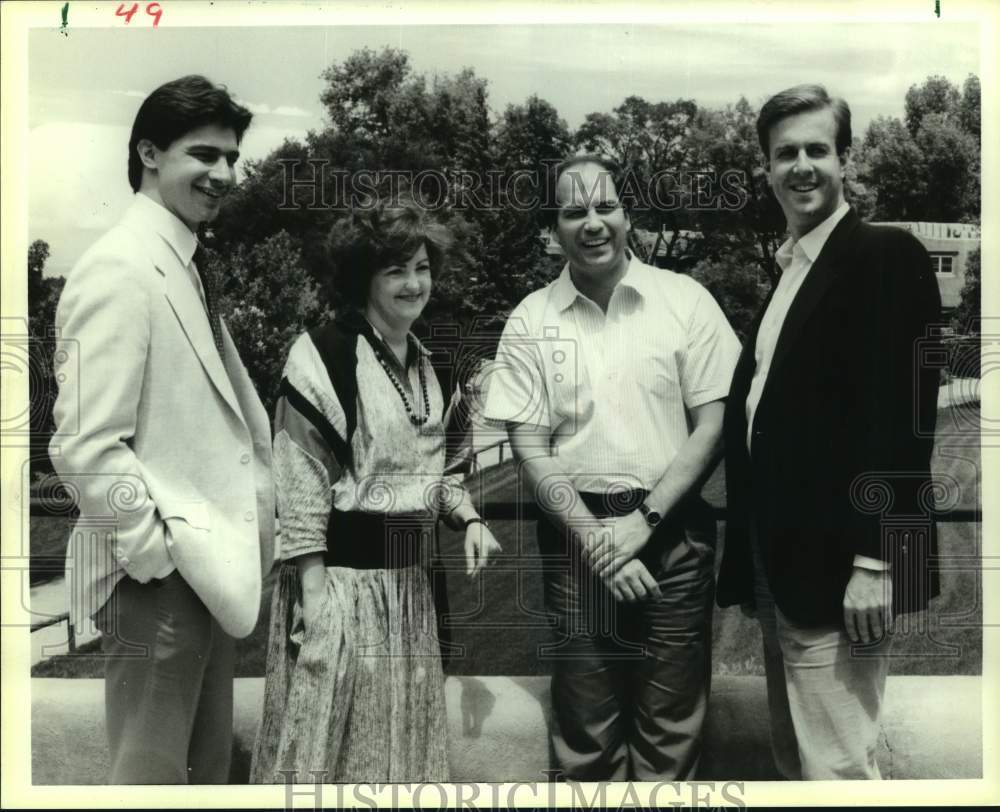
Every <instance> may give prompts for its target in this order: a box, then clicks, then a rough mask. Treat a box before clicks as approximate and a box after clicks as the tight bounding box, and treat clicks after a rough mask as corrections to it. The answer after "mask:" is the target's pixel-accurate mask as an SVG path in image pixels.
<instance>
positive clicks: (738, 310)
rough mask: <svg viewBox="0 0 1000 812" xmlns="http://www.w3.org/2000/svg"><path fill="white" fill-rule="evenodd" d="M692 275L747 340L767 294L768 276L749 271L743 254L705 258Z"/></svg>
mask: <svg viewBox="0 0 1000 812" xmlns="http://www.w3.org/2000/svg"><path fill="white" fill-rule="evenodd" d="M691 276H692V278H694V279H696V280H698V281H699V282H700V283H701V284H702V285H704V286H705V287H706V288H707V289H708V292H709V293H711V294H712V296H714V297H715V300H716V301H717V302H718V303H719V307H721V308H722V312H723V313H725V314H726V318H727V319H729V323H730V324H731V325H732V327H733V330H735V331H736V334H737V335H738V336H739V337H740V341H744V340H745V339H746V337H747V334H748V332H749V330H750V326H751V324H752V323H753V319H754V316H755V315H756V314H757V311H758V310H759V309H760V306H761V305H762V304H763V302H764V298H765V297H766V296H767V290H768V285H767V284H766V282H764V281H763V280H764V278H765V277H763V275H755V274H753V273H748V272H747V267H746V265H745V263H744V261H743V259H742V258H741V257H740V256H739V255H730V256H722V257H719V258H717V259H703V260H701V262H699V263H698V264H697V265H695V266H694V268H692V269H691Z"/></svg>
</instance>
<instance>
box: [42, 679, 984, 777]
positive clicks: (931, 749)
mask: <svg viewBox="0 0 1000 812" xmlns="http://www.w3.org/2000/svg"><path fill="white" fill-rule="evenodd" d="M548 682H549V681H548V678H547V677H449V678H448V680H447V683H446V692H447V697H446V699H447V708H448V720H449V735H450V747H451V777H452V780H454V781H545V780H546V776H545V772H544V771H545V770H546V769H548V767H549V764H550V753H549V744H548V737H547V734H546V731H547V725H548V720H549V713H550V711H549V698H548V697H549V694H548ZM263 687H264V686H263V680H262V679H238V680H236V684H235V700H234V703H235V714H234V723H233V726H234V734H235V743H234V749H233V774H232V780H233V782H234V783H243V782H245V781H246V779H247V774H248V771H249V766H250V764H249V762H250V751H251V748H252V746H253V739H254V736H255V735H256V732H257V725H258V724H259V721H260V709H261V702H262V697H263ZM711 702H712V704H711V709H710V711H709V717H708V722H707V725H706V730H705V750H704V756H703V759H702V767H701V770H700V773H701V775H700V776H699V777H701V778H704V779H707V780H729V779H731V780H744V781H754V780H757V781H766V780H774V779H776V778H777V777H778V776H777V775H776V773H775V771H774V766H773V764H772V762H771V755H770V745H769V739H768V729H767V702H766V698H765V693H764V678H763V677H732V676H731V677H723V676H716V677H713V680H712V700H711ZM31 719H32V723H31V734H32V736H31V761H32V777H33V783H35V784H39V785H46V784H103V783H105V782H106V780H107V778H106V776H107V769H108V756H107V747H106V744H105V738H104V682H103V680H97V679H33V680H32V681H31ZM882 729H883V736H882V742H881V747H880V753H879V764H880V766H881V768H882V774H883V776H885V777H886V778H895V779H908V778H981V777H982V696H981V679H980V678H979V677H890V678H889V684H888V686H887V688H886V699H885V707H884V711H883V725H882Z"/></svg>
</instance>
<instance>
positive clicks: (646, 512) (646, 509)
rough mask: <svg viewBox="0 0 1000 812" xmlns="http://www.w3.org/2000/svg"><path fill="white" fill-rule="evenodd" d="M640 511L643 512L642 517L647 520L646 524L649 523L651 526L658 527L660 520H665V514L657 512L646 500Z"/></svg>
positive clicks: (640, 506)
mask: <svg viewBox="0 0 1000 812" xmlns="http://www.w3.org/2000/svg"><path fill="white" fill-rule="evenodd" d="M639 512H640V513H641V514H642V517H643V518H644V519H645V520H646V524H648V525H649V526H650V527H656V526H657V525H658V524H659V523H660V522H662V521H663V515H662V514H661V513H657V512H656V511H655V510H653V509H652V508H651V507H650V506H649V505H647V504H646V503H645V502H643V503H642V504H641V505H639Z"/></svg>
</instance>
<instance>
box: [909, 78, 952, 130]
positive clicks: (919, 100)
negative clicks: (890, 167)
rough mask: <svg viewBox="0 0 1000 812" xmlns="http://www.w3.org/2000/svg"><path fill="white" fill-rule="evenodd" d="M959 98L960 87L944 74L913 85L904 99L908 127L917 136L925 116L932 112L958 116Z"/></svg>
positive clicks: (948, 116) (946, 115)
mask: <svg viewBox="0 0 1000 812" xmlns="http://www.w3.org/2000/svg"><path fill="white" fill-rule="evenodd" d="M959 99H960V97H959V94H958V88H957V87H955V86H954V85H953V84H952V83H951V82H949V81H948V80H947V79H946V78H945V77H944V76H928V77H927V79H925V80H924V83H923V84H922V85H920V86H917V85H911V86H910V89H909V90H908V91H906V99H905V100H904V106H905V109H906V129H907V130H909V131H910V135H912V136H914V137H916V135H917V132H918V131H919V130H920V126H921V124H923V120H924V117H925V116H928V115H931V114H932V113H937V114H939V115H942V116H945V117H946V118H947V119H953V118H957V115H958V106H959Z"/></svg>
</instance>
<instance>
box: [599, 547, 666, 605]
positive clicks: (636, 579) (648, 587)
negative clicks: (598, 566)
mask: <svg viewBox="0 0 1000 812" xmlns="http://www.w3.org/2000/svg"><path fill="white" fill-rule="evenodd" d="M609 587H610V589H611V594H613V595H614V596H615V600H617V601H620V602H623V603H636V602H637V601H643V600H646V598H649V597H655V598H659V597H661V596H662V593H661V592H660V585H659V584H658V583H657V582H656V579H655V578H654V577H653V576H652V574H651V573H650V571H649V570H648V569H647V568H646V565H645V564H643V563H642V562H641V561H640V560H639V559H638V558H633V559H632V560H630V561H626V562H625V564H623V565H622V566H621V568H620V569H619V570H618V572H616V573H615V574H614V577H613V578H612V579H611V583H610V584H609Z"/></svg>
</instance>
